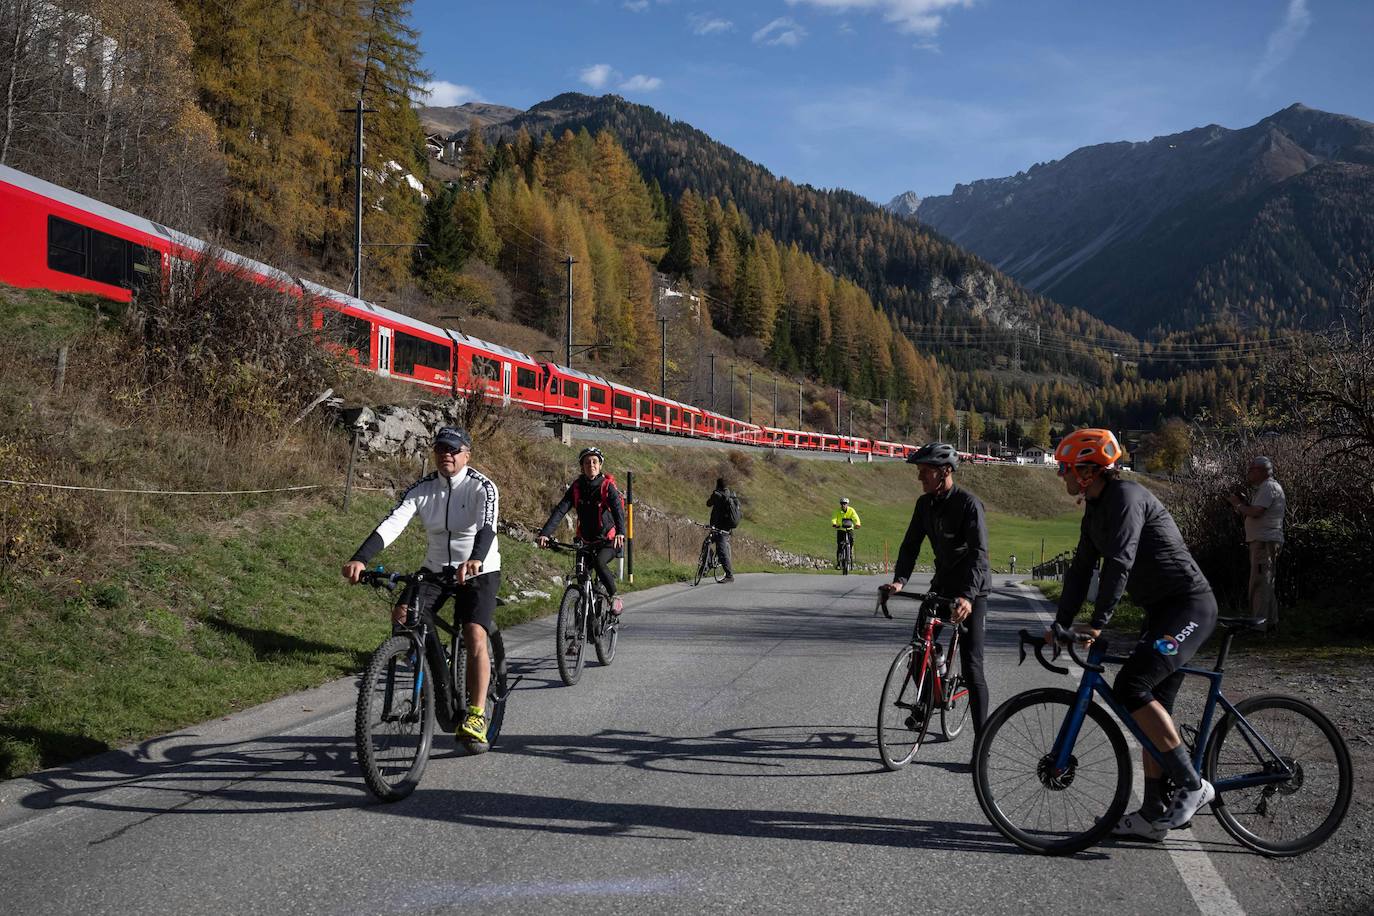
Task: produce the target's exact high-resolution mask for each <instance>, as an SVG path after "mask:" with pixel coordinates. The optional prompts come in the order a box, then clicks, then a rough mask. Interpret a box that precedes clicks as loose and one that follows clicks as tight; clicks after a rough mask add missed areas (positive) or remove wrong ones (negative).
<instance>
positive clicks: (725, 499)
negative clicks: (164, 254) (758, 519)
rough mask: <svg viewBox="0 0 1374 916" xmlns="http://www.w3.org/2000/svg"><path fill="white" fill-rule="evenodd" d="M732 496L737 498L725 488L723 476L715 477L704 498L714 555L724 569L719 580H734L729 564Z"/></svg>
mask: <svg viewBox="0 0 1374 916" xmlns="http://www.w3.org/2000/svg"><path fill="white" fill-rule="evenodd" d="M732 497H733V498H734V499H735V500H738V499H739V497H738V496H736V495H735V494H734V493H731V492H730V491H729V490H728V489H727V488H726V486H725V478H724V477H717V478H716V488H715V490H713V491H712V492H711V495H710V496H709V497H707V498H706V505H707V506H709V507H710V509H711V529H712V531H711V537H712V538H713V539H714V540H715V542H716V556H718V557H720V566H721V569H724V570H725V578H724V579H722V580H721V582H734V581H735V568H734V566H732V565H731V564H730V532H731V531H733V530H734V528H735V524H736V522H735V514H734V511H733V507H732V506H731V505H730V500H731V498H732Z"/></svg>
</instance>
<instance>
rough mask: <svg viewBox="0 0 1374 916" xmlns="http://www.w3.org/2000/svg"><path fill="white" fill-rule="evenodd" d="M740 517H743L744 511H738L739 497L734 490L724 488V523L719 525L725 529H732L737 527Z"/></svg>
mask: <svg viewBox="0 0 1374 916" xmlns="http://www.w3.org/2000/svg"><path fill="white" fill-rule="evenodd" d="M742 518H744V513H743V512H741V511H740V507H739V497H738V496H736V495H735V491H734V490H726V491H725V517H724V519H723V521H724V524H722V525H721V526H720V527H721V528H724V529H726V530H727V531H733V530H734V529H736V528H738V527H739V523H740V520H741V519H742Z"/></svg>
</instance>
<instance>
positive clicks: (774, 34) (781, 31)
mask: <svg viewBox="0 0 1374 916" xmlns="http://www.w3.org/2000/svg"><path fill="white" fill-rule="evenodd" d="M789 2H790V0H789ZM805 37H806V29H804V28H802V27H801V26H800V25H798V24H797V21H796V20H795V19H789V18H788V17H786V16H783V17H781V18H778V19H774V20H773V21H772V22H770V23H768V24H767V25H766V26H764V27H763V28H761V29H759V30H758V31H757V32H755V33H754V44H762V45H786V46H787V47H789V48H795V47H796V46H797V45H799V44H801V40H802V39H803V38H805Z"/></svg>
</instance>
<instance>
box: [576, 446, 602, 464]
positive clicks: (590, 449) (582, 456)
mask: <svg viewBox="0 0 1374 916" xmlns="http://www.w3.org/2000/svg"><path fill="white" fill-rule="evenodd" d="M588 455H595V456H596V457H597V458H600V459H601V463H602V464H605V463H606V456H605V455H603V454H601V449H599V448H597V447H596V446H595V445H589V446H587V447H586V448H584V449H583V450H582V451H581V452H579V453H578V455H577V463H578V464H581V463H582V462H584V461H586V460H587V456H588Z"/></svg>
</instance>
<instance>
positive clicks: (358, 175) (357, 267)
mask: <svg viewBox="0 0 1374 916" xmlns="http://www.w3.org/2000/svg"><path fill="white" fill-rule="evenodd" d="M339 111H341V112H343V113H344V114H348V113H352V114H354V115H356V116H357V119H358V120H357V137H356V142H355V145H354V147H353V184H354V192H355V193H354V196H353V283H352V284H351V286H350V289H351V290H352V292H353V295H355V296H357V297H358V298H359V299H361V298H362V297H363V115H365V114H376V113H377V109H375V108H364V107H363V95H362V93H361V92H360V93H358V104H357V105H356V106H354V107H353V108H340V109H339Z"/></svg>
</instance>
